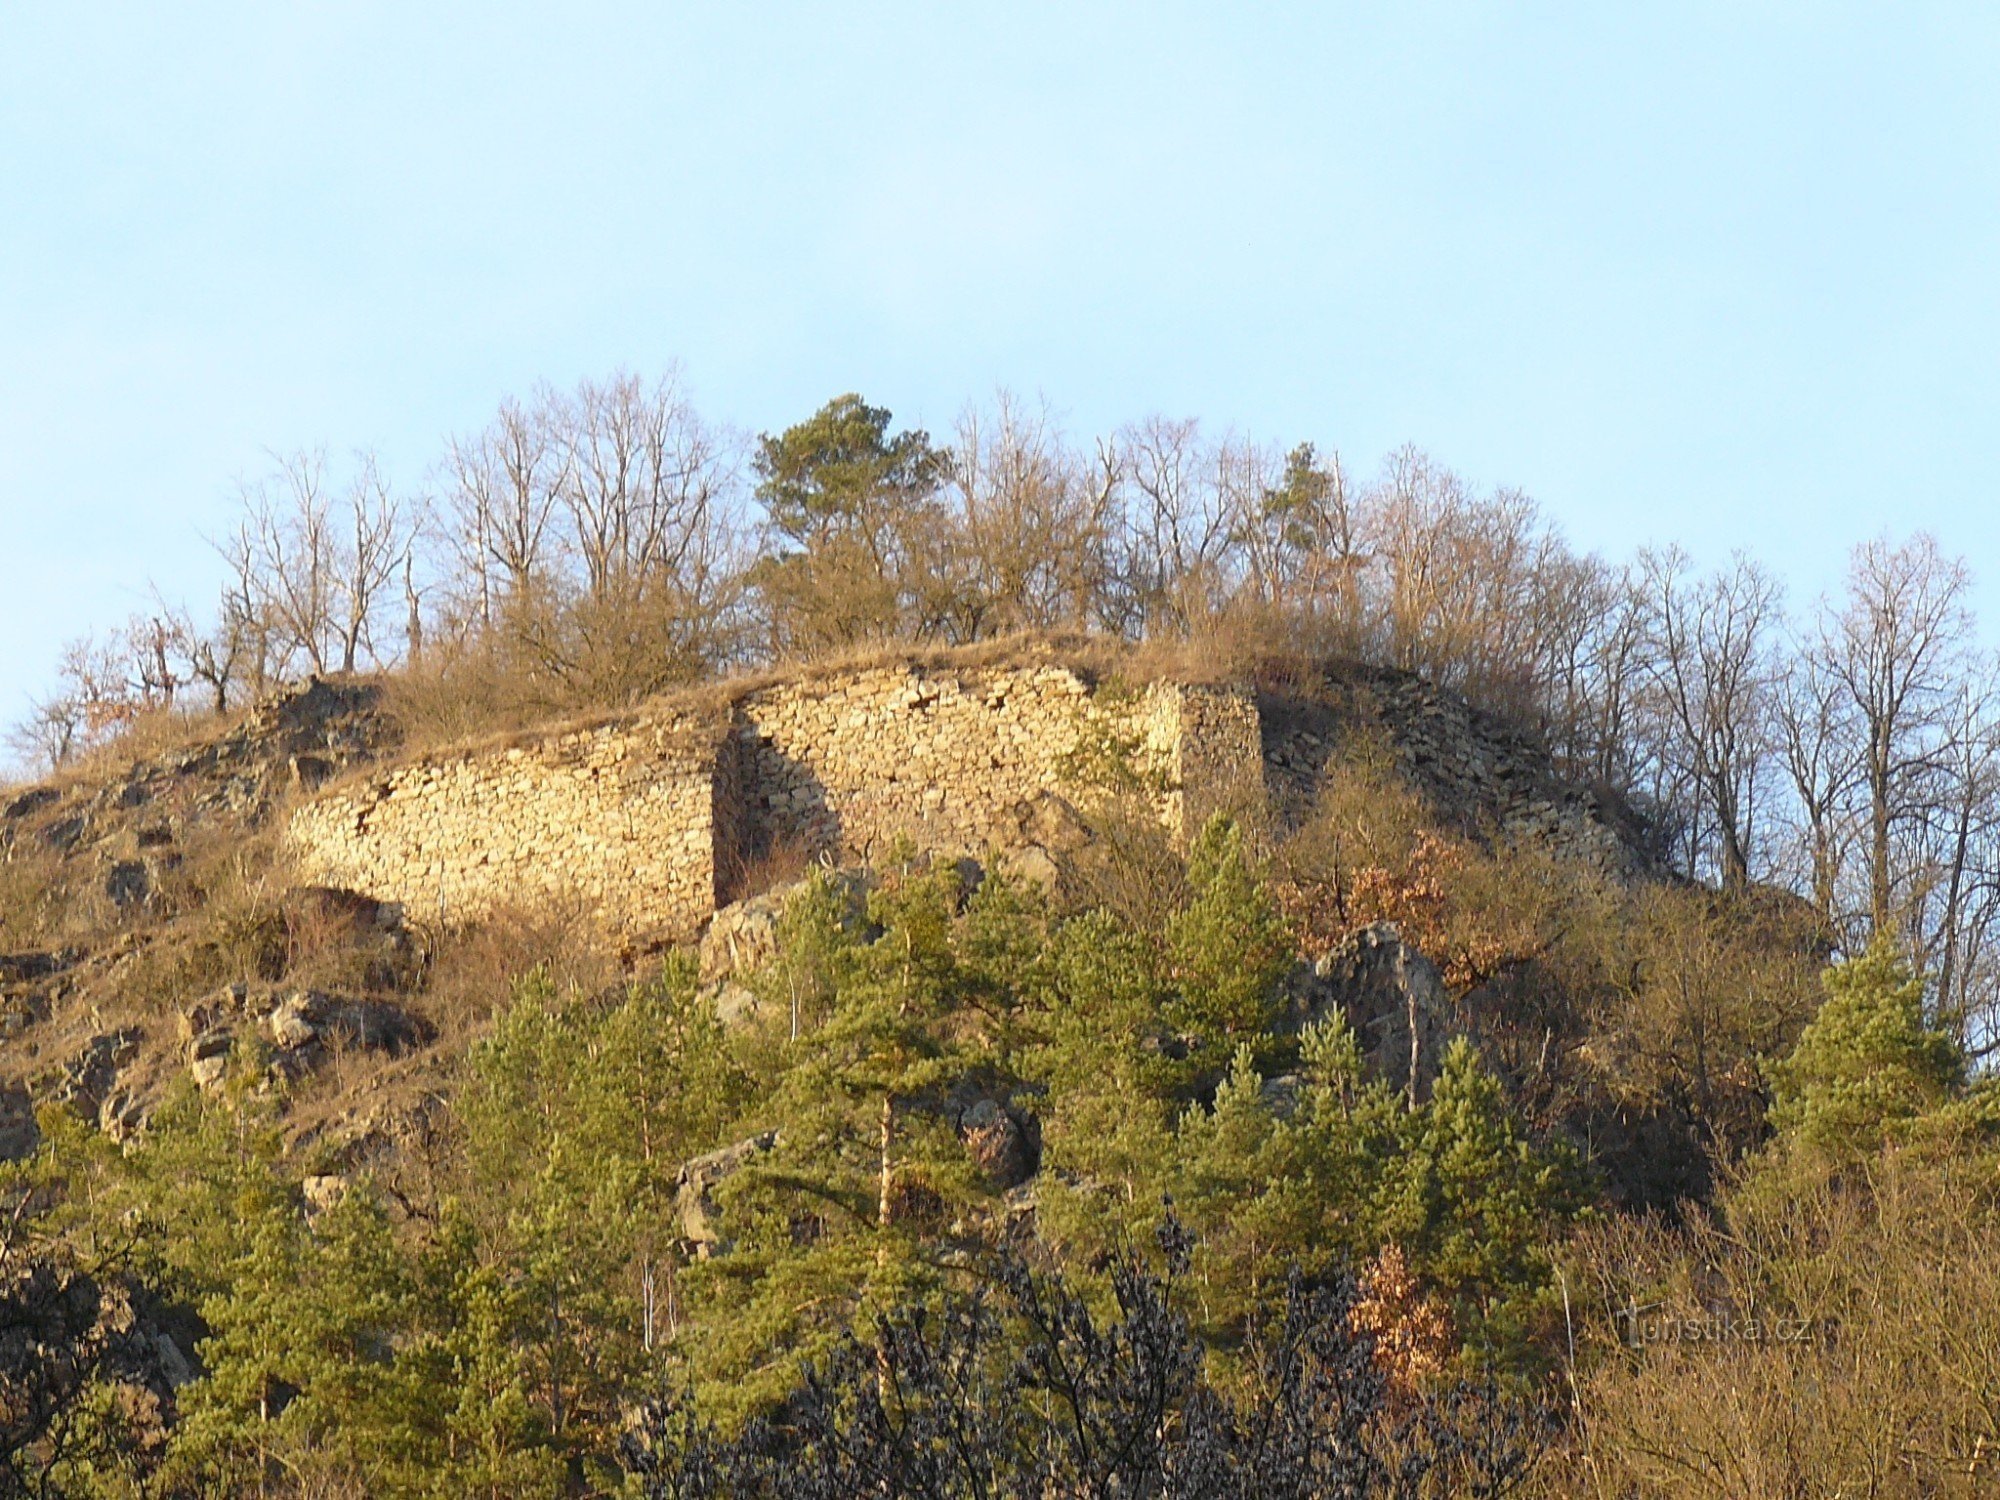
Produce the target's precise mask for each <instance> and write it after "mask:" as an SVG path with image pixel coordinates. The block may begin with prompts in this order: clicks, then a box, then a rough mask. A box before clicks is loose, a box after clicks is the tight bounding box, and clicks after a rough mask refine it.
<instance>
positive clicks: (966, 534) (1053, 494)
mask: <svg viewBox="0 0 2000 1500" xmlns="http://www.w3.org/2000/svg"><path fill="white" fill-rule="evenodd" d="M1092 477H1093V476H1092V472H1091V470H1090V469H1089V467H1088V466H1087V464H1086V463H1085V461H1084V460H1083V458H1082V457H1081V455H1079V454H1078V453H1076V452H1075V451H1074V450H1073V449H1072V448H1071V447H1070V446H1069V445H1068V443H1067V442H1066V441H1065V440H1064V438H1063V435H1062V432H1061V429H1060V427H1059V426H1058V425H1057V423H1056V420H1055V418H1054V416H1053V415H1052V414H1051V412H1050V411H1049V408H1048V406H1047V404H1046V403H1043V404H1041V405H1040V406H1038V407H1034V408H1030V407H1029V406H1028V405H1026V404H1025V403H1024V402H1022V401H1021V400H1020V399H1019V398H1018V397H1016V396H1014V395H1013V394H1012V393H1010V392H1007V391H1001V392H1000V393H999V394H998V395H997V396H996V397H995V399H994V402H993V405H992V408H991V409H990V410H981V409H979V408H977V407H967V408H966V410H965V412H964V413H963V414H962V415H961V416H960V418H959V421H958V429H957V432H956V434H955V441H954V443H953V445H952V449H951V454H950V461H949V468H948V483H947V493H948V498H949V500H950V503H951V509H952V527H951V529H952V532H953V534H954V536H953V539H954V542H955V544H956V546H957V548H958V550H959V551H960V552H961V553H962V557H963V561H964V563H965V564H966V566H967V568H968V571H969V575H970V576H969V577H968V578H967V580H966V586H965V587H964V589H963V590H962V591H961V593H962V604H961V608H962V610H963V618H962V619H961V620H959V621H958V622H957V623H956V628H955V630H954V634H955V635H956V636H958V638H960V639H971V638H974V637H976V636H979V635H986V634H991V633H994V632H997V631H1007V630H1015V629H1023V628H1028V629H1052V628H1055V627H1059V626H1069V627H1072V628H1082V627H1083V626H1085V625H1087V624H1088V623H1089V622H1090V620H1091V619H1092V617H1093V615H1094V614H1096V613H1097V611H1098V601H1099V600H1100V598H1101V596H1102V595H1103V593H1104V591H1105V590H1106V588H1107V586H1108V582H1109V573H1110V569H1111V561H1110V557H1109V547H1110V540H1111V535H1112V530H1113V524H1114V523H1113V517H1112V515H1111V503H1112V500H1113V491H1112V490H1111V489H1110V488H1109V487H1107V486H1101V485H1095V484H1093V483H1092Z"/></svg>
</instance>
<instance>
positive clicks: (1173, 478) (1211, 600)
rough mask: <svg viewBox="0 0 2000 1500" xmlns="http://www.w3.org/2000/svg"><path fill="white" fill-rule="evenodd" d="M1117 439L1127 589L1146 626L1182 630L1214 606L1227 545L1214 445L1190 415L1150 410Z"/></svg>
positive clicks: (1173, 631)
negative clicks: (1178, 416) (1179, 416)
mask: <svg viewBox="0 0 2000 1500" xmlns="http://www.w3.org/2000/svg"><path fill="white" fill-rule="evenodd" d="M1115 442H1116V448H1117V470H1116V472H1117V473H1118V475H1119V477H1120V479H1121V480H1122V485H1121V491H1122V497H1123V499H1124V502H1125V503H1124V508H1123V522H1124V526H1123V530H1124V544H1123V546H1122V548H1121V553H1122V555H1121V558H1120V563H1121V571H1122V572H1123V574H1124V576H1125V580H1126V583H1125V588H1126V591H1127V592H1128V594H1129V595H1130V597H1131V598H1132V600H1133V602H1134V604H1135V606H1136V610H1135V612H1136V614H1137V616H1138V618H1139V620H1140V621H1141V622H1142V625H1143V628H1144V629H1145V630H1146V631H1147V632H1148V633H1161V634H1181V633H1184V632H1185V631H1186V630H1187V629H1188V628H1189V626H1190V625H1192V624H1193V623H1194V622H1195V620H1197V619H1198V618H1200V617H1202V616H1203V615H1206V614H1208V613H1210V612H1211V611H1212V610H1213V608H1214V606H1215V604H1216V602H1217V591H1218V586H1219V584H1220V583H1221V581H1222V564H1223V561H1224V558H1225V557H1226V555H1227V553H1228V550H1229V517H1228V516H1227V514H1226V513H1225V511H1224V508H1223V506H1222V504H1221V501H1220V494H1219V489H1220V487H1219V486H1218V485H1217V483H1216V473H1215V451H1214V450H1212V449H1211V448H1209V447H1208V445H1207V444H1206V443H1205V442H1204V441H1203V440H1202V437H1201V425H1200V423H1198V422H1196V421H1194V420H1193V419H1192V418H1188V419H1184V420H1178V421H1176V420H1171V419H1169V418H1165V417H1159V416H1154V417H1148V418H1146V419H1145V420H1144V421H1142V422H1137V423H1134V424H1133V425H1131V426H1129V427H1126V428H1123V429H1121V430H1120V432H1119V433H1118V436H1117V438H1116V439H1115Z"/></svg>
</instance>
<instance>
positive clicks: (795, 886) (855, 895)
mask: <svg viewBox="0 0 2000 1500" xmlns="http://www.w3.org/2000/svg"><path fill="white" fill-rule="evenodd" d="M829 878H830V879H831V880H832V882H833V884H834V887H835V889H836V890H837V891H838V892H839V893H840V896H841V899H842V903H843V906H844V908H845V913H846V917H847V920H849V921H851V922H858V921H860V920H861V919H862V916H863V914H864V913H865V912H866V911H867V909H868V892H869V891H870V890H871V889H872V888H873V886H874V880H873V877H872V876H870V875H869V873H868V872H867V871H866V870H839V871H835V872H833V873H832V874H831V875H830V877H829ZM805 884H806V882H805V881H803V880H795V881H793V882H791V883H790V884H789V885H782V886H778V887H775V888H774V889H772V890H768V891H765V892H763V893H761V894H760V895H756V896H751V897H749V898H747V899H745V900H742V901H732V902H731V903H730V904H729V905H727V906H725V907H723V908H722V909H721V910H719V911H718V912H716V914H715V917H714V919H713V920H712V921H711V922H710V923H709V924H708V930H707V931H705V932H704V933H703V934H702V938H701V948H700V959H701V977H702V979H703V981H704V982H713V981H716V980H719V979H723V978H726V977H727V976H729V975H731V974H748V973H750V972H751V971H752V970H755V969H759V968H762V967H763V966H764V965H765V964H767V963H769V962H770V961H771V960H772V959H774V958H776V957H777V956H778V924H779V923H780V922H781V921H782V920H783V919H784V915H785V908H786V907H787V906H788V905H790V904H791V901H792V898H793V897H794V896H796V895H797V894H798V893H799V892H800V891H801V890H802V889H804V888H805Z"/></svg>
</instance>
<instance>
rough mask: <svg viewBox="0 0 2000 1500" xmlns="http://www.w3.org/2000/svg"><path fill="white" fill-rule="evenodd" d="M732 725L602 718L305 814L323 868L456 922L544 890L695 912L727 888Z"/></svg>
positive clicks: (323, 879)
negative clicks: (725, 799)
mask: <svg viewBox="0 0 2000 1500" xmlns="http://www.w3.org/2000/svg"><path fill="white" fill-rule="evenodd" d="M721 736H722V726H721V725H720V724H703V723H701V722H697V721H691V720H688V719H684V718H679V717H667V718H663V719H659V720H653V721H648V720H637V721H626V722H621V723H613V724H606V725H599V726H596V727H592V728H588V729H579V730H571V731H568V732H564V733H559V734H554V735H550V736H548V737H545V738H542V739H539V740H535V741H531V742H529V743H526V744H518V745H514V746H511V747H508V748H505V749H494V750H485V751H476V750H475V751H464V752H459V753H454V754H447V755H441V756H434V757H430V758H426V759H423V760H418V761H414V762H411V763H409V764H406V765H403V766H399V767H397V768H395V769H393V770H390V771H388V772H385V773H383V774H380V775H377V776H375V777H373V778H371V779H370V780H368V781H366V782H365V783H362V784H361V785H359V786H354V787H350V788H346V789H343V790H340V791H337V792H334V793H332V794H330V795H328V796H325V797H322V798H321V799H319V800H317V801H314V802H310V803H308V804H306V805H305V806H304V807H302V808H300V809H299V810H298V812H297V813H296V814H294V816H293V818H292V822H291V826H290V830H289V833H290V841H291V845H292V848H293V851H294V853H295V855H296V856H297V858H298V860H299V863H300V865H301V867H302V869H303V872H304V873H305V874H306V875H307V877H308V878H309V879H312V880H314V881H317V882H320V883H324V884H327V885H336V886H343V887H347V888H350V889H353V890H357V891H365V892H367V893H368V894H370V895H372V896H376V897H379V898H381V899H384V900H390V901H400V902H402V903H404V904H405V905H406V906H408V907H409V909H410V912H411V914H412V915H413V916H416V917H419V918H421V919H423V920H425V921H439V922H443V923H451V922H454V921H458V920H463V919H466V918H469V917H474V916H479V915H483V914H486V913H488V912H491V911H492V910H494V909H495V908H496V907H501V906H506V905H511V904H517V903H521V904H525V903H532V902H535V901H537V900H548V899H551V898H553V899H557V900H574V901H580V902H583V903H585V904H588V905H590V906H593V907H596V908H598V909H599V910H601V911H603V912H605V913H607V914H609V915H612V916H614V917H615V918H616V919H617V920H618V922H619V925H644V926H648V927H653V926H657V927H661V928H668V929H673V928H684V927H691V926H692V925H694V924H695V923H696V922H698V921H699V920H700V919H701V918H703V917H705V916H706V915H707V914H708V912H709V911H711V910H712V909H713V908H714V905H715V899H716V866H715V837H714V830H715V821H716V800H717V791H718V788H717V784H716V778H715V775H714V768H715V763H716V746H717V744H718V743H719V741H720V739H721Z"/></svg>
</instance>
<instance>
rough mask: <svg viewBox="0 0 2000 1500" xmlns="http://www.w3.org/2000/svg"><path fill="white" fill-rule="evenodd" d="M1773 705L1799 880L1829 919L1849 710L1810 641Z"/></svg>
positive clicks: (1853, 757) (1852, 767)
mask: <svg viewBox="0 0 2000 1500" xmlns="http://www.w3.org/2000/svg"><path fill="white" fill-rule="evenodd" d="M1774 707H1775V711H1776V727H1777V735H1778V754H1779V762H1780V764H1781V765H1782V766H1783V768H1784V771H1785V776H1786V779H1787V781H1788V782H1789V784H1790V788H1791V793H1792V801H1793V808H1794V811H1795V815H1796V817H1797V819H1798V824H1799V843H1800V845H1801V849H1802V854H1803V863H1804V870H1803V872H1802V873H1803V876H1804V883H1805V885H1806V888H1807V890H1808V892H1809V893H1810V895H1811V898H1812V903H1813V905H1814V906H1815V907H1816V908H1818V910H1819V913H1820V916H1821V917H1822V918H1823V919H1824V920H1825V921H1826V922H1827V923H1829V924H1833V923H1835V922H1837V921H1838V920H1839V918H1840V916H1841V912H1840V909H1839V887H1840V877H1841V872H1842V869H1843V868H1844V866H1845V864H1846V861H1847V856H1848V849H1849V845H1850V844H1851V842H1852V839H1853V831H1854V829H1853V820H1852V818H1851V816H1850V795H1851V793H1852V792H1853V790H1854V786H1855V781H1856V777H1857V775H1858V774H1859V770H1860V759H1859V755H1858V753H1857V736H1856V734H1855V728H1854V721H1853V715H1852V712H1851V708H1850V705H1849V703H1848V700H1847V698H1846V697H1845V695H1844V694H1843V693H1842V692H1841V689H1840V685H1839V683H1838V682H1837V681H1836V680H1835V678H1834V676H1833V673H1832V672H1831V670H1830V668H1829V665H1828V662H1827V659H1826V656H1825V654H1824V653H1823V652H1822V651H1820V650H1817V649H1814V646H1813V644H1811V643H1809V644H1807V645H1804V646H1800V647H1797V648H1795V649H1794V650H1793V652H1792V653H1791V656H1790V658H1789V660H1788V662H1787V664H1786V667H1785V670H1784V672H1783V674H1782V676H1781V677H1780V679H1779V681H1778V685H1777V694H1776V697H1775V700H1774Z"/></svg>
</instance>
